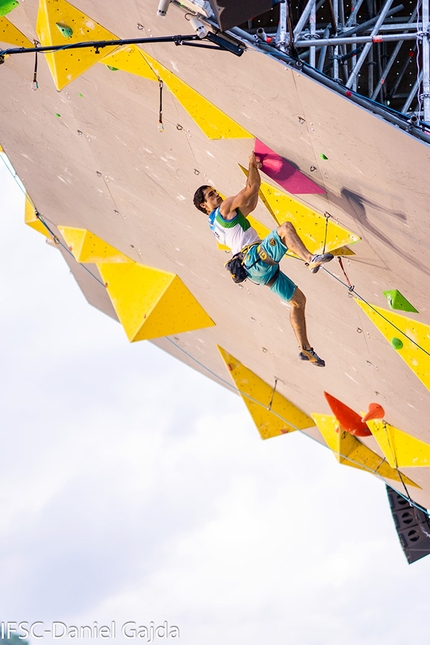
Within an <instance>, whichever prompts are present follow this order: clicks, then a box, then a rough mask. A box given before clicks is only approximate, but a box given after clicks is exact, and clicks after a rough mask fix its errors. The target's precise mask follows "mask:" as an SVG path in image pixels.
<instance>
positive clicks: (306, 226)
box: [239, 164, 361, 254]
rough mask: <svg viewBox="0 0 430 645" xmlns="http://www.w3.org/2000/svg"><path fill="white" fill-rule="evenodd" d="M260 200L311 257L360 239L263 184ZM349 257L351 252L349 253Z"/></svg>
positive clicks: (244, 170)
mask: <svg viewBox="0 0 430 645" xmlns="http://www.w3.org/2000/svg"><path fill="white" fill-rule="evenodd" d="M239 166H240V164H239ZM240 168H241V169H242V171H243V172H244V173H245V175H246V176H248V171H247V170H246V168H244V167H243V166H240ZM260 198H261V200H262V202H263V204H264V205H265V206H266V208H267V210H268V211H269V213H270V214H271V215H272V217H273V219H274V220H275V221H276V222H277V223H278V224H282V223H283V222H286V221H287V220H288V221H289V222H291V223H292V224H294V227H295V229H296V231H297V233H298V235H299V237H300V238H301V240H302V241H303V242H304V244H305V246H306V247H307V248H308V249H309V251H311V253H316V252H317V251H321V250H322V249H323V248H325V251H327V252H329V251H334V250H336V249H340V248H341V247H343V246H345V244H353V243H354V242H358V241H359V240H360V239H361V238H360V237H358V235H355V234H354V233H351V231H348V230H347V229H346V228H343V227H342V226H340V225H339V224H336V223H335V222H334V221H333V220H332V219H331V218H328V219H327V218H326V217H325V216H324V215H321V214H320V213H317V212H316V211H314V210H312V209H311V208H309V206H305V204H302V203H301V202H299V201H298V200H297V199H293V198H292V197H291V196H290V195H287V194H286V193H284V192H282V191H281V190H279V189H278V188H274V187H273V186H271V185H270V184H268V183H266V182H264V181H262V182H261V186H260ZM349 254H352V252H351V251H350V252H349Z"/></svg>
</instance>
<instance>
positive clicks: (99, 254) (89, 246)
mask: <svg viewBox="0 0 430 645" xmlns="http://www.w3.org/2000/svg"><path fill="white" fill-rule="evenodd" d="M58 230H59V231H60V233H61V235H62V236H63V237H64V239H65V241H66V243H67V245H68V247H69V249H70V251H71V252H72V254H73V257H74V258H75V260H77V261H78V262H83V263H85V262H94V263H95V264H102V263H103V262H134V260H131V259H130V258H129V257H127V255H124V253H121V251H118V249H115V248H114V247H113V246H111V245H110V244H108V243H107V242H105V241H104V240H102V239H101V238H100V237H97V235H94V233H91V232H90V231H87V230H86V229H85V228H72V227H70V226H59V227H58Z"/></svg>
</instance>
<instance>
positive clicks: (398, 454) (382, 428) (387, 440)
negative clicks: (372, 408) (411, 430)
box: [367, 419, 430, 468]
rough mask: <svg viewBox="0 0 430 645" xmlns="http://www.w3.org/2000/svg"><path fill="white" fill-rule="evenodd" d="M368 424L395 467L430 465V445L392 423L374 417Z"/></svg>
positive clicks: (390, 462) (391, 464)
mask: <svg viewBox="0 0 430 645" xmlns="http://www.w3.org/2000/svg"><path fill="white" fill-rule="evenodd" d="M367 425H368V426H369V428H370V431H371V432H372V435H373V436H374V437H375V439H376V441H377V442H378V445H379V447H380V448H381V450H382V452H383V453H384V455H385V456H386V458H387V461H388V463H389V464H390V466H392V467H393V468H395V467H400V468H409V467H414V466H430V445H429V444H428V443H425V442H424V441H421V440H420V439H417V438H416V437H412V436H411V435H410V434H407V433H406V432H403V430H399V429H398V428H395V427H394V426H392V425H390V424H389V423H387V422H386V421H384V420H383V419H373V420H371V421H368V422H367Z"/></svg>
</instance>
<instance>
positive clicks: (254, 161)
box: [249, 152, 263, 170]
mask: <svg viewBox="0 0 430 645" xmlns="http://www.w3.org/2000/svg"><path fill="white" fill-rule="evenodd" d="M262 165H263V164H262V163H261V160H260V157H256V156H255V153H254V152H251V154H250V155H249V166H250V167H251V166H254V168H257V170H260V168H261V166H262Z"/></svg>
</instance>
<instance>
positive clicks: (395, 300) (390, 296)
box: [382, 289, 419, 314]
mask: <svg viewBox="0 0 430 645" xmlns="http://www.w3.org/2000/svg"><path fill="white" fill-rule="evenodd" d="M382 293H383V294H384V296H385V297H386V299H387V302H388V306H389V307H390V309H399V310H400V311H411V312H412V313H414V314H417V313H419V312H418V310H417V309H415V307H414V306H413V305H411V303H410V302H409V301H408V300H406V298H405V296H402V294H401V293H400V291H397V289H392V290H391V291H383V292H382Z"/></svg>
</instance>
